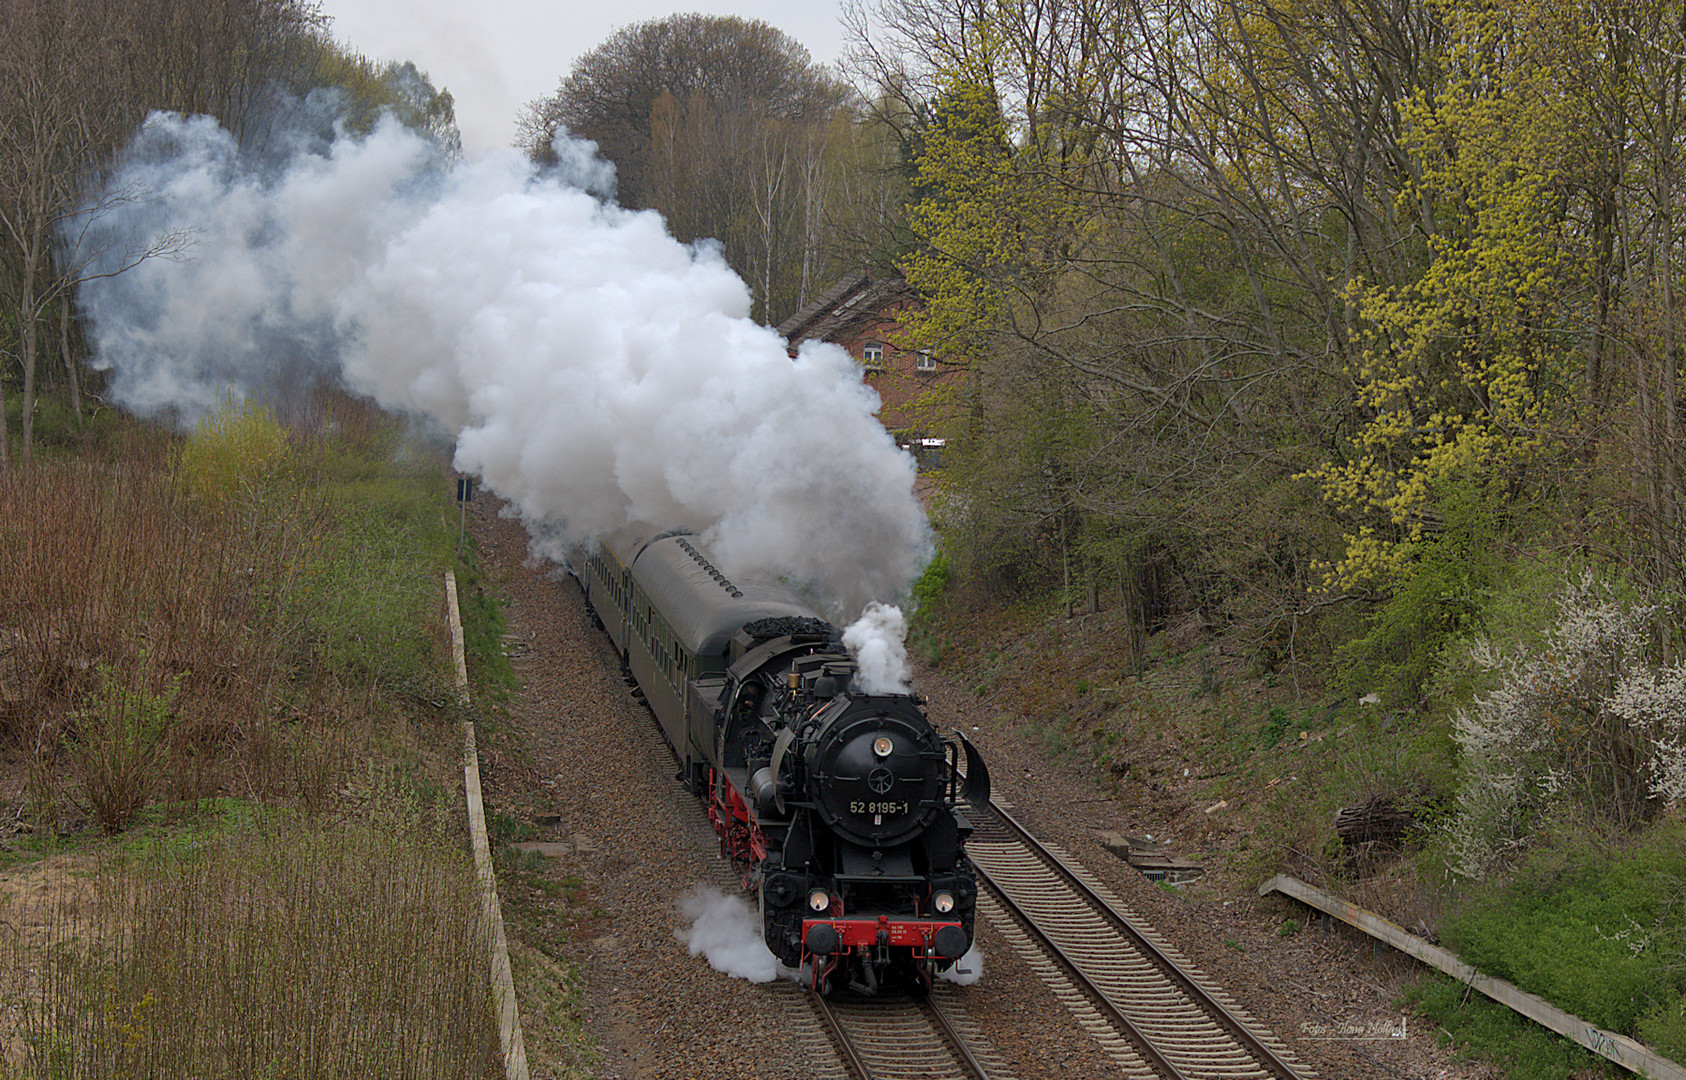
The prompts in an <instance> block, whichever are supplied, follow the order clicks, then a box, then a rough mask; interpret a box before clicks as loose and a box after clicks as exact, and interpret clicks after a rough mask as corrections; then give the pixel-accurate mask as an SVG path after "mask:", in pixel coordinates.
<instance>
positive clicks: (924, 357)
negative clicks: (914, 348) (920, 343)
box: [913, 349, 937, 371]
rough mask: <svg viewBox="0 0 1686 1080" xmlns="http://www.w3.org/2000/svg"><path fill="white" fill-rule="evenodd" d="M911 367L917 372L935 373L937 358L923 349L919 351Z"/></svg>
mask: <svg viewBox="0 0 1686 1080" xmlns="http://www.w3.org/2000/svg"><path fill="white" fill-rule="evenodd" d="M913 366H914V369H915V370H917V371H935V370H937V358H936V357H934V356H932V355H931V354H930V353H928V352H926V351H925V350H924V349H920V350H919V359H918V360H917V361H915V362H914V365H913Z"/></svg>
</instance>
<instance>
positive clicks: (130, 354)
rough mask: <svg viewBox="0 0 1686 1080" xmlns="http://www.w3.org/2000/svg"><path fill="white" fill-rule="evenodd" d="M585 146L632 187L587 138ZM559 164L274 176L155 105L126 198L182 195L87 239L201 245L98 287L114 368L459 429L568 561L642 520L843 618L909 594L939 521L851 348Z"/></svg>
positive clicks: (150, 411) (324, 162)
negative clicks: (307, 393) (340, 387)
mask: <svg viewBox="0 0 1686 1080" xmlns="http://www.w3.org/2000/svg"><path fill="white" fill-rule="evenodd" d="M561 149H562V151H563V152H560V153H559V156H560V157H561V158H562V159H563V161H564V162H565V163H567V167H568V168H571V169H573V170H574V171H575V172H576V173H577V174H578V175H576V176H575V178H574V179H575V180H577V182H578V183H582V184H585V185H587V186H588V187H589V188H590V189H592V190H596V191H605V190H607V189H608V187H609V185H610V184H611V183H612V177H611V176H610V174H609V173H608V172H607V171H606V166H605V165H604V163H602V162H601V161H595V160H593V159H592V157H591V154H590V152H589V146H588V145H582V144H571V145H565V146H563V147H562V148H561ZM271 156H272V158H273V157H274V156H275V155H273V154H272V155H271ZM562 171H563V170H553V171H551V172H549V173H545V174H540V173H537V172H535V170H534V168H533V167H532V166H531V165H530V164H529V163H527V162H526V160H525V159H523V158H521V157H520V156H519V155H517V154H515V153H514V152H513V151H512V152H510V153H508V154H506V155H503V156H493V157H488V158H483V159H480V160H477V161H474V162H469V163H466V164H460V165H457V166H454V167H450V168H447V167H445V166H444V165H443V164H442V163H441V160H440V158H439V156H438V155H437V154H436V153H435V151H434V148H433V146H432V144H430V143H428V142H427V141H426V140H424V139H423V138H421V137H419V136H417V135H415V134H413V133H411V132H409V131H407V130H406V129H404V128H403V127H402V126H400V125H398V124H397V123H395V122H391V121H386V122H383V123H381V124H380V125H379V126H377V127H376V129H375V130H374V132H373V133H371V134H370V135H368V136H367V137H365V138H351V137H349V136H343V135H342V136H341V137H339V138H337V139H334V140H332V141H317V142H310V141H308V140H304V139H300V140H298V141H297V142H296V144H292V145H291V153H290V154H289V155H284V156H282V157H281V158H280V160H278V161H271V162H268V163H265V164H264V165H262V166H261V167H260V165H259V164H258V163H257V162H255V161H253V160H252V159H251V158H250V157H248V156H247V155H244V154H242V152H241V150H240V149H239V147H238V146H237V145H236V143H235V141H234V139H233V138H232V137H231V136H230V135H229V134H228V133H227V132H225V131H222V130H221V129H220V128H218V127H217V126H216V124H215V123H214V122H212V121H210V120H208V119H204V118H192V119H187V118H182V117H180V116H174V115H162V114H161V115H155V116H153V117H152V118H150V119H149V120H148V121H147V123H146V124H145V125H144V127H143V128H142V130H141V131H140V133H139V135H138V136H137V138H136V140H135V142H134V144H133V146H132V147H131V148H130V151H129V153H128V155H127V157H126V160H125V162H124V163H123V165H122V167H121V168H120V169H119V170H118V171H117V173H116V175H114V177H113V178H112V181H111V185H112V190H114V191H129V190H147V191H155V192H157V193H158V195H159V197H158V198H156V199H151V200H148V201H145V202H131V203H126V204H123V205H120V206H117V207H116V208H115V209H114V210H111V208H110V206H109V204H108V207H107V209H108V210H111V212H108V213H106V214H104V216H102V217H100V218H99V219H98V220H94V221H88V222H83V223H81V224H84V225H87V226H89V227H90V228H92V229H93V230H95V231H96V233H97V236H98V239H99V242H102V243H105V244H107V245H108V247H109V250H111V251H112V252H114V253H115V252H117V251H121V250H124V249H130V250H133V249H134V248H135V247H136V245H137V242H140V241H142V240H143V239H144V238H146V237H150V236H153V235H156V234H158V233H159V232H161V231H164V230H169V229H189V230H192V232H193V235H194V239H195V244H194V247H193V249H192V251H191V252H190V254H189V257H188V258H187V259H186V260H183V261H167V260H154V261H151V262H147V263H144V264H142V265H141V266H139V267H138V268H136V269H135V270H132V271H130V272H128V273H124V274H120V275H117V276H114V277H110V278H105V279H100V280H96V281H92V282H89V283H88V285H87V286H85V287H84V289H83V290H82V294H81V300H82V302H83V304H84V306H85V309H86V310H87V311H88V313H89V314H90V316H91V323H92V329H93V338H94V343H95V349H96V361H95V362H96V364H97V365H98V366H100V367H102V368H106V369H109V370H111V372H112V382H111V392H112V394H113V395H114V396H115V398H116V400H117V402H118V403H119V404H120V405H123V406H124V407H126V408H129V409H131V410H133V411H135V412H138V413H141V414H144V415H160V414H170V413H173V414H174V415H175V416H176V417H177V419H178V420H180V421H182V422H191V421H192V420H194V419H195V418H196V417H197V416H198V415H199V414H200V413H201V412H202V411H203V410H204V409H205V408H207V407H208V406H210V405H211V404H212V403H214V402H215V401H217V400H218V398H219V397H220V396H222V395H223V394H226V393H228V392H229V391H230V390H233V391H234V392H236V393H263V392H273V391H274V390H275V389H276V388H277V387H285V386H288V385H296V384H297V383H298V382H300V381H301V380H308V379H309V378H311V377H313V376H315V375H319V374H321V373H328V374H330V375H332V376H335V377H337V378H339V379H341V380H342V381H343V383H344V384H345V385H346V386H347V387H348V388H349V389H351V390H352V391H354V392H357V393H360V394H363V395H366V396H368V397H370V398H373V399H374V400H375V401H377V402H378V403H379V404H381V405H382V406H383V407H386V408H389V409H393V410H398V411H402V412H405V413H407V414H410V415H413V416H418V417H423V418H426V419H427V420H429V421H431V422H432V423H433V424H434V425H436V426H437V427H439V428H441V429H443V430H444V431H446V432H447V433H449V434H450V435H451V436H453V437H454V438H455V440H456V447H457V449H456V460H455V465H456V467H457V468H458V469H459V470H461V471H464V472H471V473H478V474H479V475H480V476H481V477H482V478H483V480H484V482H485V484H486V486H488V487H490V488H491V489H493V490H494V491H496V492H498V493H499V494H500V495H502V496H504V497H505V498H506V499H508V500H509V501H510V502H511V503H512V504H513V505H514V506H515V508H516V509H517V511H518V512H519V513H520V515H521V516H522V518H523V519H524V521H525V522H526V523H527V525H528V527H529V529H530V531H531V532H532V533H533V535H534V536H535V538H536V541H537V543H538V546H539V547H540V549H541V550H543V551H545V552H546V553H547V554H551V555H553V556H556V555H560V554H561V553H562V551H563V550H564V549H565V547H566V545H568V544H572V543H577V542H581V541H584V540H587V539H590V538H592V537H594V536H598V535H601V534H603V533H605V532H608V531H611V530H613V529H615V528H617V527H619V526H621V525H623V524H625V523H627V522H629V521H636V520H642V521H649V522H653V523H658V524H661V525H669V526H671V525H683V526H686V527H689V528H693V529H697V530H699V531H701V532H702V533H703V534H704V539H705V540H706V541H707V542H708V544H709V546H710V547H711V548H712V549H713V551H714V552H715V554H716V555H717V556H718V557H719V559H720V561H721V563H722V564H723V569H726V570H727V572H728V573H730V572H733V571H734V570H743V569H750V568H755V569H763V570H769V571H772V572H774V573H778V574H782V575H784V576H787V577H790V578H792V579H795V580H797V581H799V582H802V583H806V584H809V585H811V586H813V587H815V588H816V589H817V590H818V591H819V592H820V593H821V594H822V595H823V596H824V597H825V599H826V600H827V601H829V602H830V603H833V604H835V605H836V607H837V608H838V609H839V610H841V611H843V612H853V611H858V610H860V607H861V605H862V604H864V603H865V602H866V601H868V600H870V599H875V598H882V599H889V598H896V597H898V596H900V595H902V594H903V593H904V592H905V590H906V588H907V585H908V583H909V582H911V581H912V579H913V577H914V575H915V574H916V573H917V571H918V569H919V567H920V566H921V565H922V563H923V561H924V560H925V559H926V557H927V555H928V552H929V529H928V526H927V524H926V521H925V517H924V513H923V511H922V510H921V509H920V507H919V504H918V501H917V500H916V499H915V498H914V496H913V479H914V465H913V460H912V458H910V457H909V456H908V455H906V454H905V453H903V452H901V451H900V450H899V449H898V448H897V447H896V446H895V444H894V443H893V442H892V440H891V439H890V437H889V435H888V434H887V433H886V432H885V431H884V430H883V428H882V426H881V425H880V424H879V423H878V421H877V420H876V419H875V418H874V417H873V412H874V410H875V409H876V407H877V404H878V401H877V398H876V396H875V395H874V394H873V393H872V391H871V390H870V389H868V388H867V387H866V386H864V385H863V384H862V382H861V380H860V378H859V376H858V374H857V372H856V370H855V367H854V365H853V362H852V361H851V360H850V358H849V357H848V355H847V354H845V353H844V352H843V350H841V349H839V348H836V347H834V346H828V345H820V346H817V347H811V348H810V347H804V348H803V350H802V352H801V353H800V355H799V356H797V357H796V359H795V360H792V359H790V358H789V357H788V356H787V355H786V352H785V349H784V345H783V342H782V341H781V340H780V339H779V337H778V336H777V335H776V334H775V333H774V332H773V331H772V330H770V329H768V328H766V327H762V326H758V325H756V324H755V323H753V322H751V321H750V320H749V319H748V318H747V315H748V312H749V309H750V297H749V293H748V291H747V289H746V288H745V286H744V284H743V283H742V282H741V281H740V280H739V279H738V278H737V277H736V276H735V275H734V274H733V273H732V272H731V270H730V269H729V268H728V267H727V266H726V264H725V263H724V261H723V260H722V259H721V258H720V256H719V254H718V250H717V248H716V247H715V246H714V245H712V244H699V245H694V246H687V245H682V244H680V243H678V242H676V241H675V240H673V239H672V237H671V236H669V235H668V233H667V230H666V228H665V226H664V224H663V222H662V220H661V219H660V217H658V216H657V215H655V214H654V213H648V212H644V213H635V212H631V211H627V210H623V209H621V208H619V207H617V206H615V205H613V204H611V203H605V202H602V201H599V199H597V198H595V197H593V196H592V195H591V194H589V193H588V192H587V191H586V190H582V189H581V187H579V186H575V184H573V183H570V182H568V181H566V180H564V179H563V177H562V175H561V173H562ZM114 257H115V256H114Z"/></svg>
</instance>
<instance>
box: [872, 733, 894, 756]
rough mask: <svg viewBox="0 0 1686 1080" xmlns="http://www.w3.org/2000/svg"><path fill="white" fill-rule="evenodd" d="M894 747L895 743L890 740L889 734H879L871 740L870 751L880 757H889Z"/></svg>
mask: <svg viewBox="0 0 1686 1080" xmlns="http://www.w3.org/2000/svg"><path fill="white" fill-rule="evenodd" d="M895 748H896V744H895V743H894V742H892V741H890V736H888V735H880V736H878V738H876V739H874V740H872V752H873V753H874V754H877V755H878V756H879V757H881V758H887V757H889V756H890V753H891V751H893V750H895Z"/></svg>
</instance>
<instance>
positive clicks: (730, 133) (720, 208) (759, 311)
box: [518, 15, 854, 322]
mask: <svg viewBox="0 0 1686 1080" xmlns="http://www.w3.org/2000/svg"><path fill="white" fill-rule="evenodd" d="M853 107H854V102H853V99H852V96H851V91H850V90H849V88H848V86H847V85H845V84H844V83H842V82H840V81H839V80H837V79H835V78H834V77H832V76H831V75H830V74H829V73H828V72H826V71H825V70H824V69H823V68H820V67H818V66H816V65H815V64H813V63H812V62H811V61H810V60H809V58H808V52H807V50H806V49H804V48H802V46H800V45H799V44H797V43H796V42H795V41H793V40H791V39H790V38H789V37H787V36H786V35H785V34H783V33H781V32H780V31H778V30H776V29H774V28H773V27H771V26H768V25H767V24H766V23H763V22H758V21H751V20H745V19H739V18H735V17H715V16H703V15H674V16H669V17H668V18H665V19H659V20H654V21H650V22H644V23H639V24H636V25H633V26H629V27H626V28H625V29H622V30H621V31H619V32H618V33H616V34H615V35H614V36H613V37H611V38H609V40H607V41H605V42H604V43H603V44H601V45H599V46H598V47H597V48H595V49H593V50H592V51H591V52H589V53H587V54H586V55H585V56H583V57H581V58H580V60H579V62H578V63H577V64H576V65H575V67H574V70H573V71H572V72H571V73H570V74H569V75H568V76H567V77H566V78H565V79H563V80H562V83H561V85H560V87H559V88H558V90H557V92H556V94H555V95H553V96H551V97H548V98H542V99H540V100H538V101H534V102H532V103H530V104H529V105H528V106H527V108H526V110H525V112H524V114H523V116H522V117H521V120H520V123H519V128H520V137H519V140H518V141H519V144H520V145H521V146H522V147H523V148H524V149H525V150H526V151H527V153H528V154H529V155H530V156H531V157H533V159H534V160H536V161H541V162H543V161H550V160H552V159H553V151H552V150H551V143H552V141H553V140H554V139H555V137H556V135H557V133H558V132H559V131H563V130H566V131H567V132H569V133H570V134H573V135H575V136H578V137H581V138H587V139H591V140H592V141H594V142H596V144H597V146H598V150H599V152H600V153H602V154H603V156H604V157H606V158H608V159H609V160H610V161H612V162H614V164H615V169H616V180H617V189H618V190H617V196H618V199H619V201H620V202H621V204H622V205H623V206H628V207H634V208H650V209H655V210H659V211H661V212H662V214H663V215H664V216H665V217H666V218H667V221H668V226H669V228H670V229H671V230H672V231H673V233H674V235H675V236H676V237H678V238H679V239H680V240H685V241H690V240H694V239H700V238H704V237H708V238H713V239H716V240H718V241H719V242H720V243H721V245H722V247H723V249H724V252H725V255H726V260H727V262H728V263H729V264H730V265H731V266H732V267H733V268H734V269H735V270H737V271H738V273H739V274H740V275H741V276H742V277H744V278H745V280H747V281H749V282H751V283H752V284H753V289H752V292H753V294H754V297H755V315H756V317H758V318H760V319H762V320H764V321H769V322H773V321H777V320H778V319H779V318H781V317H782V316H783V315H785V314H788V313H789V312H790V311H792V310H794V309H795V308H796V307H797V306H798V305H799V304H800V302H801V300H802V299H803V298H804V297H805V295H806V289H807V287H808V286H807V285H805V284H804V282H805V281H806V282H807V283H810V284H811V282H812V280H813V275H814V269H813V265H812V259H813V254H814V251H815V250H816V247H815V246H814V245H807V246H805V244H806V239H805V238H806V237H807V236H808V234H809V233H810V232H811V230H812V228H813V226H811V225H810V224H809V222H808V218H807V217H806V211H807V208H808V205H809V204H808V202H807V201H806V200H805V199H804V197H803V196H804V190H805V188H808V187H811V185H810V184H807V183H806V182H804V183H797V182H795V180H794V179H793V178H796V177H803V176H808V177H812V176H814V175H815V174H816V173H817V172H819V171H822V170H824V169H825V168H826V161H827V154H828V147H829V146H830V145H831V140H832V137H833V135H834V134H835V133H836V131H837V126H836V122H837V120H838V118H839V117H843V116H847V115H848V113H849V112H850V110H851V109H852V108H853ZM805 271H806V273H805Z"/></svg>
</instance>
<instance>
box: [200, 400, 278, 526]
mask: <svg viewBox="0 0 1686 1080" xmlns="http://www.w3.org/2000/svg"><path fill="white" fill-rule="evenodd" d="M290 457H291V450H290V448H289V446H288V443H287V431H286V429H285V428H283V427H282V426H281V423H280V421H278V420H276V419H275V416H274V414H273V413H271V412H270V411H269V410H268V409H266V408H264V407H263V406H261V405H258V404H255V403H253V402H251V401H239V400H236V399H235V398H234V397H232V396H230V397H227V398H224V399H223V400H222V402H221V403H219V404H218V406H217V407H216V408H215V409H213V410H212V411H211V412H209V413H207V414H206V415H205V417H204V419H202V420H200V422H199V424H198V425H197V426H196V427H195V428H194V429H193V434H192V435H191V436H190V437H189V438H188V440H187V444H186V445H185V446H183V447H182V449H181V454H180V456H179V458H178V460H177V463H176V469H177V473H178V474H179V475H180V476H181V479H182V481H183V483H185V484H186V485H187V488H188V490H189V491H191V492H193V494H195V495H197V496H199V497H200V498H202V499H205V500H207V501H209V502H211V503H214V504H218V505H223V504H226V503H228V502H230V501H238V502H248V503H249V502H257V501H261V500H262V498H263V497H264V496H265V495H267V494H268V493H269V492H270V491H271V490H272V488H273V487H274V485H275V483H276V482H277V481H278V480H279V479H281V478H282V477H283V476H284V475H285V472H286V470H287V465H288V461H289V458H290Z"/></svg>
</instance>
